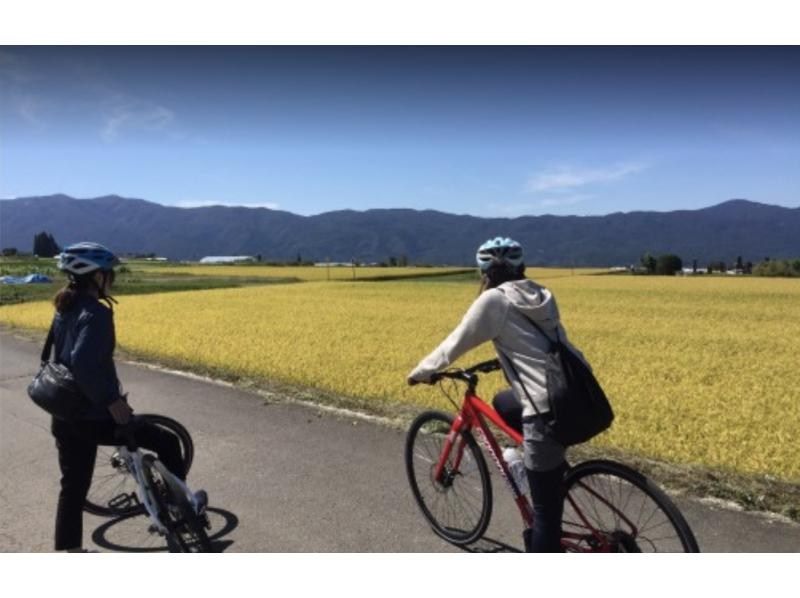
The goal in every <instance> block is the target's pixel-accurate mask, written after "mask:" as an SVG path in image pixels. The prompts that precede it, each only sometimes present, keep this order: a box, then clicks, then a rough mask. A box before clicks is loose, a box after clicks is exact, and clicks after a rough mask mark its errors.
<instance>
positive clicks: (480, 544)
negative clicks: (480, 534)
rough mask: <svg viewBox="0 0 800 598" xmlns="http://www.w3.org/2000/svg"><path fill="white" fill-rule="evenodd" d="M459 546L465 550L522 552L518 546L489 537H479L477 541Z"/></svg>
mask: <svg viewBox="0 0 800 598" xmlns="http://www.w3.org/2000/svg"><path fill="white" fill-rule="evenodd" d="M459 548H460V549H461V550H463V551H465V552H522V551H521V550H520V549H519V548H514V547H513V546H509V545H508V544H503V543H502V542H498V541H497V540H492V539H491V538H481V539H480V540H478V541H477V542H473V543H472V544H468V545H467V546H459Z"/></svg>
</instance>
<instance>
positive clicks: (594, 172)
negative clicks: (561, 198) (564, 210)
mask: <svg viewBox="0 0 800 598" xmlns="http://www.w3.org/2000/svg"><path fill="white" fill-rule="evenodd" d="M646 168H647V165H646V164H642V163H638V162H622V163H618V164H613V165H611V166H606V167H601V168H576V167H574V166H559V167H555V168H550V169H547V170H544V171H542V172H539V173H537V174H535V175H534V176H533V177H532V178H531V179H530V180H528V182H527V183H526V185H525V190H526V191H528V192H533V193H536V192H541V191H556V192H562V191H567V190H570V189H575V188H576V187H583V186H585V185H589V184H591V183H605V182H608V181H616V180H619V179H622V178H624V177H626V176H628V175H630V174H634V173H637V172H641V171H642V170H645V169H646Z"/></svg>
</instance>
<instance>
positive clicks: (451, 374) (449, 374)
mask: <svg viewBox="0 0 800 598" xmlns="http://www.w3.org/2000/svg"><path fill="white" fill-rule="evenodd" d="M499 369H500V360H499V359H490V360H489V361H482V362H481V363H477V364H475V365H473V366H471V367H468V368H466V369H454V370H446V371H444V372H437V373H436V374H433V375H431V377H430V382H429V384H435V383H437V382H439V381H440V380H442V379H443V378H450V379H452V380H460V381H462V382H466V383H467V384H469V385H470V386H474V384H475V383H476V382H477V381H478V377H477V376H476V375H475V374H476V373H477V372H481V373H486V374H488V373H489V372H495V371H497V370H499Z"/></svg>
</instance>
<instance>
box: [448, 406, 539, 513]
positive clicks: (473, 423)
mask: <svg viewBox="0 0 800 598" xmlns="http://www.w3.org/2000/svg"><path fill="white" fill-rule="evenodd" d="M473 427H477V429H478V432H479V439H480V441H481V443H482V444H483V445H484V447H485V448H486V450H487V451H488V453H489V454H490V455H491V456H492V460H493V461H494V463H495V465H496V466H497V468H498V469H499V470H500V473H501V475H502V476H503V479H505V481H506V484H508V486H509V487H510V488H511V492H512V493H513V495H514V502H515V503H516V504H517V507H518V508H519V511H520V514H521V515H522V519H523V521H524V523H525V527H526V528H529V527H531V526H532V525H533V509H532V508H531V504H530V503H529V502H528V499H527V498H526V497H525V495H524V493H523V491H522V488H519V487H518V486H517V483H516V481H515V480H514V476H512V475H511V472H510V471H509V469H508V464H507V463H506V461H505V459H503V457H502V451H501V450H500V446H499V445H498V444H497V441H496V440H495V439H494V436H492V434H491V433H490V432H489V431H488V430H487V429H486V424H485V423H484V422H483V421H481V419H480V418H479V417H474V416H469V415H468V414H467V413H464V412H462V413H461V414H459V415H458V417H456V419H455V421H454V422H453V426H452V427H451V428H450V432H449V433H448V435H447V439H446V441H445V444H444V448H443V450H442V454H441V455H440V457H439V461H438V463H437V464H436V469H435V470H434V481H436V482H438V483H440V484H442V485H443V486H445V487H447V486H449V485H450V484H451V483H452V479H453V477H454V476H455V475H456V473H457V472H458V470H459V468H460V467H461V461H462V459H463V456H464V451H465V450H466V441H465V440H464V438H463V437H462V436H461V433H462V432H464V433H467V432H469V431H470V429H472V428H473ZM454 446H455V450H456V454H455V459H454V460H453V466H452V469H451V470H450V471H447V462H448V460H449V459H450V455H451V453H452V451H453V448H454ZM446 471H447V473H446V474H445V472H446Z"/></svg>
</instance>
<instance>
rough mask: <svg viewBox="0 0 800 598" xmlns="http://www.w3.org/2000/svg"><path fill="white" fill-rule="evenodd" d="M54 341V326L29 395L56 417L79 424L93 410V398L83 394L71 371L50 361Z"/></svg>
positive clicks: (48, 335)
mask: <svg viewBox="0 0 800 598" xmlns="http://www.w3.org/2000/svg"><path fill="white" fill-rule="evenodd" d="M53 340H54V333H53V326H50V332H48V333H47V340H46V341H45V342H44V349H43V350H42V367H41V369H40V370H39V373H38V374H36V376H35V377H34V379H33V381H32V382H31V383H30V384H29V385H28V396H29V397H30V398H31V399H33V402H34V403H36V404H37V405H38V406H39V407H41V408H42V409H44V410H45V411H47V412H48V413H49V414H50V415H52V416H53V417H55V418H58V419H63V420H66V421H75V420H76V419H78V418H80V416H81V415H83V414H84V413H85V412H86V410H87V409H88V408H89V399H88V398H87V397H86V396H85V395H84V394H83V393H82V392H81V390H80V388H79V387H78V384H77V382H75V378H74V377H73V375H72V372H70V371H69V368H67V367H66V366H65V365H63V364H60V363H54V362H52V361H50V352H51V350H52V348H53Z"/></svg>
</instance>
